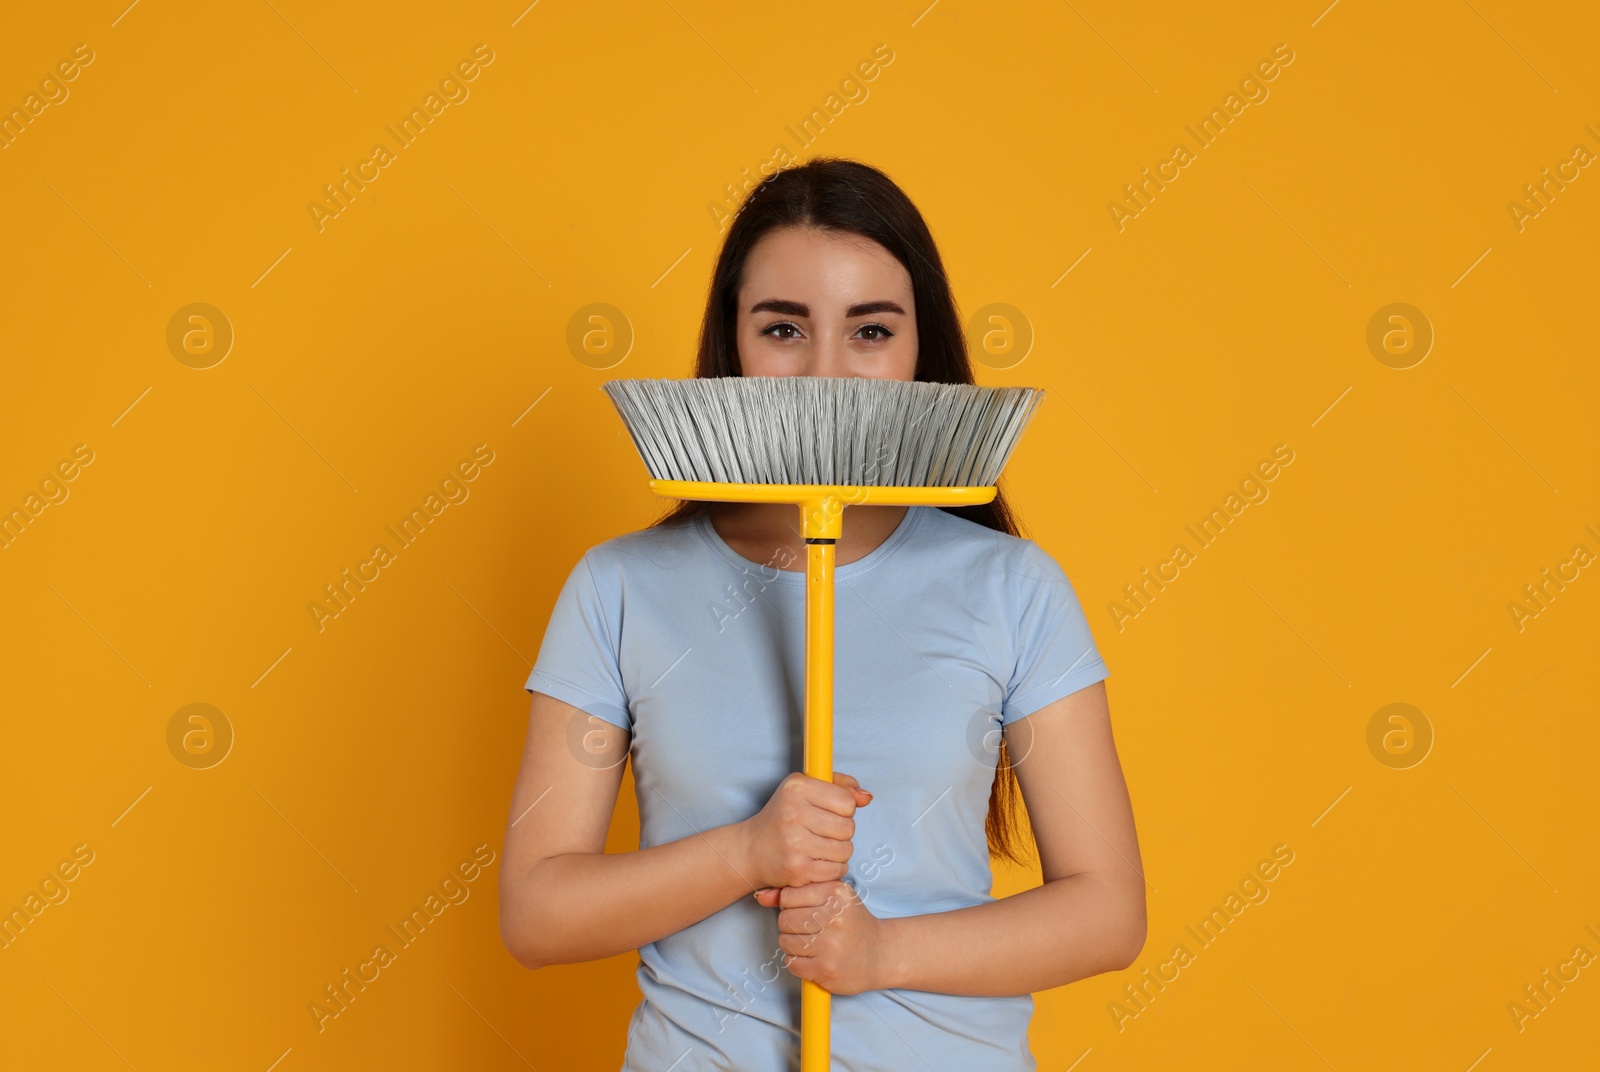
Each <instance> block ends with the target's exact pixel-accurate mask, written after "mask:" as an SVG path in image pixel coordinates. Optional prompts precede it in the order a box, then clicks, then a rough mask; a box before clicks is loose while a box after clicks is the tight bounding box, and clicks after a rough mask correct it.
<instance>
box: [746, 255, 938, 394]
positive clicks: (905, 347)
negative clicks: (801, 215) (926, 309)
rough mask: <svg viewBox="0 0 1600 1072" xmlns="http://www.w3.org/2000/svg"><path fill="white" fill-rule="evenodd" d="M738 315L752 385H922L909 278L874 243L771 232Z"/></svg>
mask: <svg viewBox="0 0 1600 1072" xmlns="http://www.w3.org/2000/svg"><path fill="white" fill-rule="evenodd" d="M738 308H739V311H738V318H737V321H736V324H735V331H736V338H737V339H738V343H739V366H740V368H741V369H742V371H743V373H744V375H746V376H845V377H859V378H863V379H878V380H910V379H912V378H913V377H915V375H916V371H917V310H916V306H915V305H914V304H913V302H912V293H911V275H910V273H908V272H907V271H906V270H905V267H904V266H903V265H902V264H901V263H900V262H899V261H897V260H895V259H894V256H893V255H892V254H890V253H889V251H888V250H886V249H884V248H883V247H882V246H880V245H878V243H876V242H874V241H872V240H871V239H869V238H863V237H862V236H860V235H857V234H841V233H839V232H836V231H823V230H819V229H816V228H812V227H780V228H778V229H776V230H773V231H769V232H767V234H766V235H765V236H764V237H763V238H762V239H761V240H760V241H759V242H757V243H756V244H755V246H754V247H753V248H752V249H751V250H750V254H749V256H748V257H746V258H745V264H744V283H743V285H742V286H741V287H740V289H739V306H738Z"/></svg>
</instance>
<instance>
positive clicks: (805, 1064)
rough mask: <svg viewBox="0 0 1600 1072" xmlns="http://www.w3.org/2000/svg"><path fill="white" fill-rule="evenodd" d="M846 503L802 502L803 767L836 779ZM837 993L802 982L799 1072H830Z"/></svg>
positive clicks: (813, 774)
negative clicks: (837, 616)
mask: <svg viewBox="0 0 1600 1072" xmlns="http://www.w3.org/2000/svg"><path fill="white" fill-rule="evenodd" d="M843 513H844V503H843V502H842V501H841V500H839V499H837V498H835V497H832V496H828V497H823V498H820V499H814V500H812V501H810V502H803V503H801V504H800V531H801V533H802V535H803V536H805V537H807V538H808V539H825V540H826V541H827V542H825V543H807V544H806V711H805V760H804V771H805V773H806V774H808V775H810V776H811V777H813V778H821V779H822V780H823V781H826V782H831V781H833V561H834V543H833V541H834V540H835V539H837V538H838V537H839V534H840V532H841V531H842V527H843V526H842V520H843V518H842V516H841V515H842V514H843ZM832 999H833V995H832V994H830V993H828V991H826V990H824V989H823V988H822V987H820V986H818V985H817V984H816V983H814V982H812V981H811V980H810V979H802V980H801V981H800V1072H829V1067H830V1065H831V1060H830V1058H831V1055H832V1042H831V1031H830V1027H831V1019H832V1017H831V1013H832V1008H833V1006H832Z"/></svg>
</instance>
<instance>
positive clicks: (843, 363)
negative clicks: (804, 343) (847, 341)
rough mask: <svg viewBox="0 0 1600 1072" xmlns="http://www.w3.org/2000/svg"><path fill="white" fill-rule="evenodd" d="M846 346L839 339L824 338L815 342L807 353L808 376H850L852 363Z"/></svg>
mask: <svg viewBox="0 0 1600 1072" xmlns="http://www.w3.org/2000/svg"><path fill="white" fill-rule="evenodd" d="M848 356H849V355H847V354H846V353H845V352H844V347H843V346H841V345H840V344H839V343H838V341H836V340H832V339H822V340H819V341H817V342H816V343H814V344H813V345H812V346H811V348H810V352H809V353H807V354H806V357H807V359H808V360H807V361H806V372H805V374H806V375H807V376H848V375H850V363H849V360H848Z"/></svg>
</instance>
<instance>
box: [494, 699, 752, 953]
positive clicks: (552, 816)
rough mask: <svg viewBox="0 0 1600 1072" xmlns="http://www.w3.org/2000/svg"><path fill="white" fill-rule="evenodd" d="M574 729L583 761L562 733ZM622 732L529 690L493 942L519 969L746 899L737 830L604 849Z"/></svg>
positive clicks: (660, 931) (646, 935) (648, 934)
mask: <svg viewBox="0 0 1600 1072" xmlns="http://www.w3.org/2000/svg"><path fill="white" fill-rule="evenodd" d="M574 718H576V719H579V720H581V722H582V724H583V726H584V734H583V745H582V746H581V748H580V749H579V750H580V751H582V753H583V755H582V756H581V757H580V756H579V755H576V754H574V747H575V746H573V745H572V744H571V743H570V742H571V740H572V738H571V737H569V735H568V726H569V725H570V723H571V721H572V720H573V719H574ZM628 741H629V733H628V731H627V730H624V729H620V728H618V727H616V726H612V725H611V724H610V723H607V722H604V721H602V720H601V719H598V718H592V717H590V716H588V715H585V714H584V713H583V712H582V711H580V710H579V709H578V708H576V707H573V706H572V705H571V704H568V703H565V702H563V701H561V700H557V699H555V698H554V697H551V696H546V695H545V694H544V693H540V692H535V693H534V694H533V704H532V709H531V712H530V714H529V719H528V737H527V744H526V746H525V747H524V749H523V756H522V767H521V770H520V771H519V772H518V774H517V784H516V788H515V789H514V790H513V792H512V795H511V815H510V825H509V826H508V827H507V829H506V840H505V853H504V863H503V865H502V867H501V871H500V935H501V940H502V941H503V942H504V943H505V946H506V949H507V950H508V951H509V952H510V953H511V955H512V956H514V957H515V958H516V959H517V961H518V962H519V963H521V964H522V965H523V966H525V967H528V968H539V967H543V966H545V965H547V964H571V963H576V962H578V961H585V960H597V959H599V958H601V957H608V956H612V955H613V954H616V953H624V952H627V951H628V950H630V949H637V948H639V947H640V946H642V945H647V944H648V943H650V942H653V941H655V940H656V939H658V938H662V937H665V936H666V935H669V934H673V933H675V932H677V931H680V930H682V929H683V928H685V927H687V926H689V925H690V924H692V923H697V922H699V921H700V920H702V919H705V918H706V917H707V916H709V915H711V914H712V913H714V912H717V911H720V910H721V909H723V908H726V907H727V906H728V905H730V904H732V903H733V902H734V901H736V900H738V899H739V898H740V897H744V896H747V895H748V894H749V893H750V892H751V891H752V890H754V889H755V888H756V887H757V886H758V885H759V883H757V882H755V881H753V876H752V877H751V879H747V878H746V877H745V874H746V873H747V872H748V867H747V866H746V865H745V863H744V862H743V857H744V853H745V847H744V844H743V839H742V835H741V832H740V830H739V829H738V826H739V825H740V824H731V825H728V826H719V827H715V828H713V829H711V830H707V831H704V832H703V833H700V834H696V835H693V836H690V837H686V838H683V839H681V840H678V841H673V842H669V843H667V844H664V845H655V846H652V847H650V848H648V849H640V850H637V851H634V852H626V853H609V854H608V853H606V851H605V842H606V831H607V830H608V829H609V828H610V826H611V813H612V810H613V809H614V808H615V807H616V802H617V791H618V788H619V787H620V786H621V784H622V770H623V766H624V764H625V763H626V761H627V757H628Z"/></svg>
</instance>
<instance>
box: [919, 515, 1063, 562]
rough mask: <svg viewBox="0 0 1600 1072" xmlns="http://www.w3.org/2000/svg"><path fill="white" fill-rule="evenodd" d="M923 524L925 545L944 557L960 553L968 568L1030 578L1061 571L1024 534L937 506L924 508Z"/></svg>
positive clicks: (1048, 554)
mask: <svg viewBox="0 0 1600 1072" xmlns="http://www.w3.org/2000/svg"><path fill="white" fill-rule="evenodd" d="M923 526H924V528H923V536H924V538H925V539H924V543H925V545H927V546H929V547H931V548H935V549H937V551H938V553H939V554H941V555H942V556H944V557H946V558H949V557H951V555H952V553H954V554H957V555H961V556H962V557H965V558H967V559H968V560H969V566H970V567H971V568H989V569H992V570H995V571H998V572H1002V573H1009V574H1016V575H1018V576H1020V577H1022V578H1026V579H1030V580H1057V579H1059V578H1060V577H1061V575H1062V570H1061V566H1060V565H1059V564H1058V563H1057V562H1056V560H1055V558H1054V557H1052V556H1051V555H1050V553H1049V552H1048V551H1046V550H1045V549H1044V548H1042V547H1040V546H1039V545H1038V544H1037V543H1035V542H1034V541H1033V540H1031V539H1028V538H1027V537H1025V536H1013V535H1011V533H1009V532H1002V531H1000V530H999V529H991V528H989V527H988V526H987V525H983V524H980V523H978V522H976V521H971V520H969V519H967V518H964V517H961V516H960V515H958V514H952V513H950V512H949V511H948V510H940V509H938V508H937V507H929V508H928V509H926V510H925V511H924V519H923Z"/></svg>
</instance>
